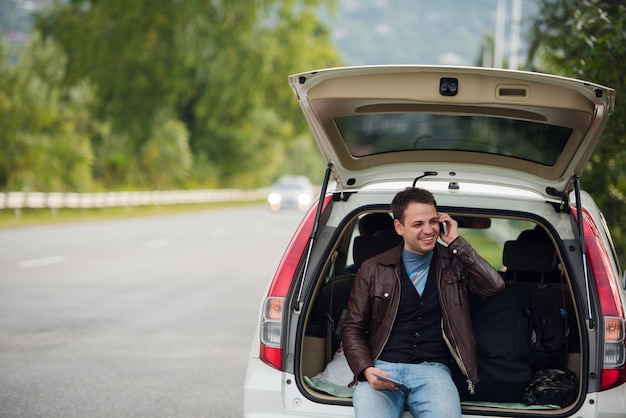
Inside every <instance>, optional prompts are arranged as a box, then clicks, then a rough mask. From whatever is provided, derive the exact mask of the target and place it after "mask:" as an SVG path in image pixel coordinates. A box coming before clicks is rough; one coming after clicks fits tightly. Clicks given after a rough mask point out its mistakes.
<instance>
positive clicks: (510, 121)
mask: <svg viewBox="0 0 626 418" xmlns="http://www.w3.org/2000/svg"><path fill="white" fill-rule="evenodd" d="M289 82H290V85H291V87H292V89H293V91H294V93H295V95H296V97H297V99H298V102H299V104H300V106H301V108H302V111H303V113H304V116H305V117H306V119H307V121H308V123H309V125H310V127H311V130H312V132H313V136H314V137H315V141H316V142H317V145H318V147H319V149H320V151H321V153H322V156H323V158H324V159H325V161H326V163H327V164H331V165H332V170H333V173H332V176H333V178H334V179H335V180H336V182H337V189H339V190H358V189H360V188H363V187H365V186H369V185H373V184H377V183H382V182H405V181H413V180H414V179H415V178H416V177H418V176H420V175H422V174H424V173H425V172H433V173H436V174H435V175H436V176H437V178H438V179H440V180H447V181H450V182H461V181H462V182H465V183H475V184H477V185H480V184H490V185H494V186H506V187H513V188H515V189H517V190H526V191H530V192H535V193H538V194H540V195H542V196H546V197H547V196H549V195H554V194H553V193H552V192H548V189H549V188H552V189H553V190H556V191H558V192H562V193H568V192H570V191H571V190H572V189H573V178H574V177H576V176H578V175H580V174H581V172H582V169H583V167H584V165H585V164H586V163H587V161H588V160H589V158H590V156H591V153H592V152H593V149H594V147H595V145H596V143H597V142H598V140H599V138H600V134H601V132H602V129H603V128H604V126H605V125H606V122H607V119H608V117H609V115H610V114H611V113H612V111H613V108H614V104H615V93H614V90H612V89H610V88H607V87H603V86H600V85H597V84H592V83H587V82H583V81H580V80H574V79H568V78H564V77H557V76H551V75H545V74H539V73H529V72H521V71H511V70H497V69H488V68H465V67H436V66H371V67H347V68H334V69H326V70H320V71H313V72H307V73H301V74H295V75H292V76H290V77H289ZM431 175H432V174H431Z"/></svg>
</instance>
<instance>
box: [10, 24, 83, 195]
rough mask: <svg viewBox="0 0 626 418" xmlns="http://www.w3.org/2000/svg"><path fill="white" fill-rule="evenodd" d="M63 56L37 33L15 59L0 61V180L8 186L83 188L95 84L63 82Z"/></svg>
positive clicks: (61, 189)
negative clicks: (64, 84)
mask: <svg viewBox="0 0 626 418" xmlns="http://www.w3.org/2000/svg"><path fill="white" fill-rule="evenodd" d="M65 60H66V56H65V54H64V52H63V50H62V49H61V48H60V46H59V45H58V43H56V42H55V41H54V40H53V39H48V40H42V38H41V37H40V36H38V35H37V34H35V35H34V36H33V37H32V39H31V41H30V43H29V44H28V46H27V47H26V50H25V52H24V53H23V54H21V58H20V60H19V62H18V63H17V64H16V65H13V64H9V63H7V62H6V61H4V60H3V61H0V132H1V134H0V148H1V149H2V153H0V185H2V186H4V187H6V188H7V189H9V190H25V191H31V190H39V191H50V190H58V191H64V190H78V191H81V190H87V189H89V188H90V187H91V178H92V177H91V167H92V162H93V152H92V147H91V142H90V132H91V130H92V129H93V128H94V125H95V121H94V120H93V118H92V116H91V113H90V106H91V105H92V103H93V90H92V89H91V87H90V85H89V84H88V83H87V82H85V81H80V82H77V83H75V84H73V85H70V86H63V79H64V77H65Z"/></svg>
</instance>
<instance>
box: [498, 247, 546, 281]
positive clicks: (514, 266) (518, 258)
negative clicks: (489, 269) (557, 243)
mask: <svg viewBox="0 0 626 418" xmlns="http://www.w3.org/2000/svg"><path fill="white" fill-rule="evenodd" d="M502 264H504V265H505V266H506V267H507V270H513V271H527V272H533V273H548V272H550V271H552V270H553V269H554V267H555V266H556V253H555V251H554V244H552V242H550V241H526V240H524V241H507V242H505V243H504V251H503V252H502Z"/></svg>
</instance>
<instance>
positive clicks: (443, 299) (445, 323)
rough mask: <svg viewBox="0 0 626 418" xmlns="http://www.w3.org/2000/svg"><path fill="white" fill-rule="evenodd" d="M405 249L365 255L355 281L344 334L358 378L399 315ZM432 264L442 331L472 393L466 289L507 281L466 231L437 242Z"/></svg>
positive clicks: (473, 361)
mask: <svg viewBox="0 0 626 418" xmlns="http://www.w3.org/2000/svg"><path fill="white" fill-rule="evenodd" d="M401 250H402V245H399V246H397V247H395V248H392V249H391V250H389V251H387V252H384V253H382V254H379V255H377V256H374V257H372V258H370V259H369V260H366V261H365V262H364V263H363V264H362V265H361V268H360V269H359V271H358V273H357V276H356V279H355V281H354V287H353V288H352V293H351V295H350V301H349V303H348V313H347V314H346V318H345V320H344V322H343V326H342V331H341V334H342V342H343V346H344V352H345V355H346V358H347V360H348V364H349V365H350V368H351V369H352V372H353V373H354V375H355V378H356V379H358V380H364V379H365V377H364V376H363V374H362V373H363V371H364V370H365V369H366V368H368V367H370V366H373V365H374V360H375V359H376V358H378V356H379V355H380V353H381V352H382V350H383V348H384V346H385V344H386V343H387V339H388V338H389V334H390V333H391V327H392V326H393V323H394V321H395V317H396V313H397V311H398V305H399V302H400V272H401V268H400V263H401V262H402V261H401V260H402V258H401V255H402V251H401ZM434 268H435V273H436V276H435V277H437V289H438V293H439V303H440V305H441V313H442V329H443V336H444V339H445V340H446V343H447V345H448V348H449V349H450V353H451V354H452V357H453V358H454V359H455V360H456V362H457V364H458V365H459V367H460V369H461V371H462V372H463V374H464V375H465V376H466V377H467V383H468V389H469V391H470V393H473V391H474V384H476V383H477V382H478V361H477V358H476V340H475V339H474V334H473V332H472V327H471V323H470V313H469V298H468V295H469V294H470V293H471V294H474V295H477V296H480V297H491V296H495V295H496V294H498V293H499V292H500V291H501V290H502V289H503V288H504V281H503V280H502V278H501V277H500V275H499V274H498V272H497V271H496V270H495V269H494V268H493V267H492V266H491V265H490V264H489V263H488V262H487V261H486V260H485V259H483V258H482V257H480V256H479V255H478V253H477V252H476V251H475V250H474V249H473V248H472V247H471V246H470V245H469V243H468V242H467V241H465V240H464V239H463V238H462V237H458V238H456V239H455V240H454V241H453V242H452V243H450V245H449V246H448V247H447V248H446V247H445V246H443V245H441V244H438V245H437V248H436V250H435V257H434Z"/></svg>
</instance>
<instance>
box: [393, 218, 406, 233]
mask: <svg viewBox="0 0 626 418" xmlns="http://www.w3.org/2000/svg"><path fill="white" fill-rule="evenodd" d="M393 227H394V228H395V229H396V234H398V235H400V236H402V235H403V232H404V227H403V226H402V223H400V221H399V220H398V219H394V220H393Z"/></svg>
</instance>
